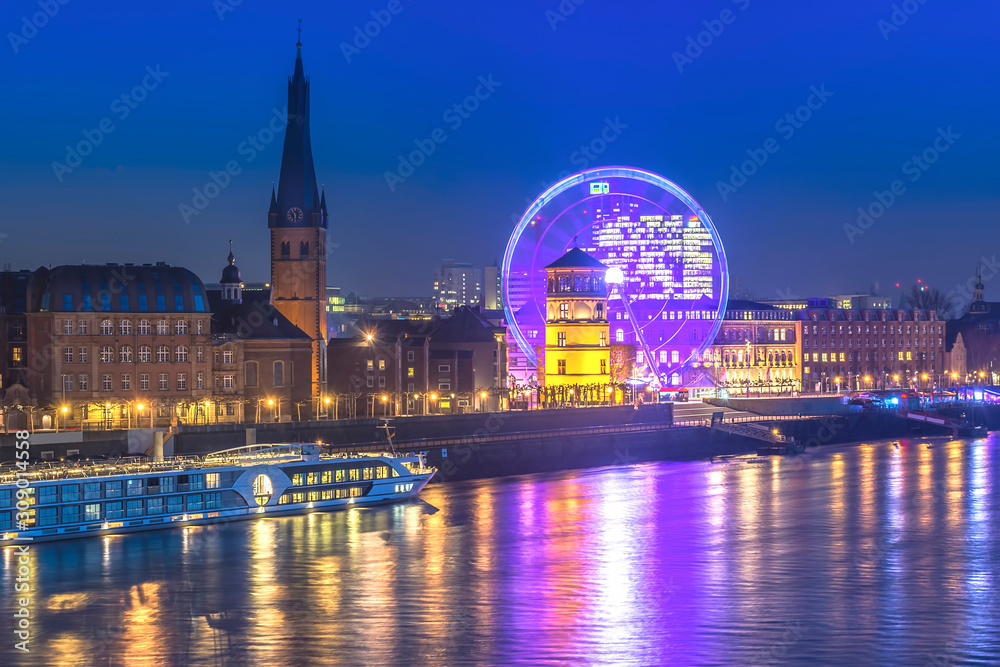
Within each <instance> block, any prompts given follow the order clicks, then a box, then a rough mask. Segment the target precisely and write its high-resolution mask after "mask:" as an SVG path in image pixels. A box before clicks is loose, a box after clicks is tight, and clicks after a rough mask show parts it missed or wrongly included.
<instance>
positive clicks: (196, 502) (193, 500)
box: [187, 475, 271, 512]
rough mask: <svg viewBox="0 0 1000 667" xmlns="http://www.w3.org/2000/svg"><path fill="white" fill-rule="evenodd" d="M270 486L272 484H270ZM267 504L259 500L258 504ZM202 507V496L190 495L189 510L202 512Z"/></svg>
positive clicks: (188, 500)
mask: <svg viewBox="0 0 1000 667" xmlns="http://www.w3.org/2000/svg"><path fill="white" fill-rule="evenodd" d="M261 477H264V475H261ZM265 479H266V477H265ZM269 484H270V482H269ZM255 486H256V484H255ZM254 496H255V497H256V496H257V494H256V493H254ZM270 497H271V496H270V494H268V498H270ZM266 502H267V501H266V500H265V501H264V502H263V503H262V502H260V500H258V501H257V504H258V505H263V504H264V503H266ZM201 507H202V496H201V494H200V493H195V494H193V495H190V496H188V497H187V508H188V510H189V511H192V512H193V511H197V510H200V509H201Z"/></svg>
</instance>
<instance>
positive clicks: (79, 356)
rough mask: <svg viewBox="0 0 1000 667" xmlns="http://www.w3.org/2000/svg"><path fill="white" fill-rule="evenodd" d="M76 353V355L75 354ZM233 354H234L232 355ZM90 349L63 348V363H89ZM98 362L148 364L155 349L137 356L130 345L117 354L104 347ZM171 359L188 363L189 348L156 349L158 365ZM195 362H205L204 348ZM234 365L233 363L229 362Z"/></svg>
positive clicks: (143, 350) (144, 347)
mask: <svg viewBox="0 0 1000 667" xmlns="http://www.w3.org/2000/svg"><path fill="white" fill-rule="evenodd" d="M74 353H75V354H74ZM230 354H232V353H230ZM89 356H90V354H89V349H88V348H86V347H81V348H72V347H64V348H63V362H64V363H67V364H72V363H80V364H86V363H89V362H88V359H89ZM97 358H98V360H99V361H100V362H101V363H102V364H113V363H115V361H116V360H117V361H118V363H120V364H131V363H132V362H133V359H134V360H137V361H138V362H139V363H140V364H148V363H152V361H153V348H151V347H149V346H148V345H140V346H139V349H138V350H137V354H135V355H133V354H132V347H131V346H129V345H122V346H121V347H119V348H118V350H117V353H116V352H115V348H113V347H111V346H110V345H103V346H101V347H100V348H99V349H98V357H97ZM171 358H172V359H173V361H174V362H175V363H179V364H184V363H188V361H189V358H190V353H189V351H188V348H187V347H186V346H184V345H178V346H177V347H175V348H174V349H173V350H171V349H170V348H169V347H167V346H166V345H160V346H158V347H157V348H156V363H159V364H167V363H170V361H171ZM195 361H196V362H198V363H202V362H204V361H205V350H204V348H203V347H201V346H198V347H197V348H196V349H195ZM229 363H232V362H229Z"/></svg>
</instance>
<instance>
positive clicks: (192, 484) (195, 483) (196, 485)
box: [188, 475, 205, 491]
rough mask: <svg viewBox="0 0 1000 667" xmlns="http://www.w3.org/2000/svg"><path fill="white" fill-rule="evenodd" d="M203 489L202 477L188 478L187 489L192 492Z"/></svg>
mask: <svg viewBox="0 0 1000 667" xmlns="http://www.w3.org/2000/svg"><path fill="white" fill-rule="evenodd" d="M204 487H205V478H204V477H203V476H202V475H191V476H190V477H188V488H189V489H191V490H192V491H201V490H202V489H203V488H204Z"/></svg>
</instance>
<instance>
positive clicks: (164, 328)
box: [62, 320, 205, 336]
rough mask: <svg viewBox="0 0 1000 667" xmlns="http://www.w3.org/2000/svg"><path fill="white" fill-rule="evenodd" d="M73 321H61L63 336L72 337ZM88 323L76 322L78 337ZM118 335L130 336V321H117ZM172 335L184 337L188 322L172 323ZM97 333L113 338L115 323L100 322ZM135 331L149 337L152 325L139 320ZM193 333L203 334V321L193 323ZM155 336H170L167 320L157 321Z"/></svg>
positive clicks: (81, 334) (108, 321) (84, 334)
mask: <svg viewBox="0 0 1000 667" xmlns="http://www.w3.org/2000/svg"><path fill="white" fill-rule="evenodd" d="M73 322H74V320H63V323H62V326H63V329H62V332H63V335H66V336H72V335H73V331H74V327H73ZM89 329H90V323H89V321H88V320H76V332H77V333H78V334H79V335H80V336H86V335H88V333H89ZM117 329H118V333H119V335H121V336H131V335H132V320H119V322H118V327H117ZM173 329H174V334H175V335H177V336H186V335H187V334H188V322H187V320H177V321H175V322H174V327H173ZM98 331H99V332H100V334H101V335H102V336H113V335H114V333H115V323H114V322H113V321H111V320H101V323H100V325H98ZM135 331H136V333H137V334H138V335H140V336H149V335H151V334H152V332H153V325H152V324H151V323H150V321H149V320H139V322H138V324H137V325H136V327H135ZM195 333H199V334H201V333H205V323H204V320H197V321H195ZM156 335H157V336H167V335H170V322H169V321H168V320H159V321H157V322H156Z"/></svg>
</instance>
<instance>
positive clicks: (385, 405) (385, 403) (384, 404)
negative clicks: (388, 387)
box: [382, 394, 389, 417]
mask: <svg viewBox="0 0 1000 667" xmlns="http://www.w3.org/2000/svg"><path fill="white" fill-rule="evenodd" d="M388 408H389V397H388V396H386V395H385V394H382V416H383V417H385V416H387V415H386V410H388Z"/></svg>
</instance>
